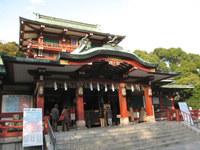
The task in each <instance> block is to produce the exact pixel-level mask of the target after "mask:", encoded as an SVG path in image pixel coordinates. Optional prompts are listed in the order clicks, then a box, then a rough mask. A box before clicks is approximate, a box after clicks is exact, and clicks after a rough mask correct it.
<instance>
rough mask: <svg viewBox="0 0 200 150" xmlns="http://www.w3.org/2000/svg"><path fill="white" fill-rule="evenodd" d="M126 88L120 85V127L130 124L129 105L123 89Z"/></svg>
mask: <svg viewBox="0 0 200 150" xmlns="http://www.w3.org/2000/svg"><path fill="white" fill-rule="evenodd" d="M123 87H125V84H120V85H119V90H118V94H119V107H120V115H121V118H120V125H128V124H129V119H128V115H127V104H126V96H123V95H122V88H123Z"/></svg>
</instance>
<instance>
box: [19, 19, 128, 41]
mask: <svg viewBox="0 0 200 150" xmlns="http://www.w3.org/2000/svg"><path fill="white" fill-rule="evenodd" d="M22 21H23V22H29V23H33V24H38V25H45V26H49V27H55V28H62V29H66V28H67V30H72V31H79V32H85V33H93V34H97V35H103V36H111V37H114V36H115V35H114V34H110V33H104V32H100V31H97V30H90V29H88V28H87V29H86V28H81V27H77V26H73V27H72V26H71V27H70V26H66V25H63V24H55V23H49V22H40V21H34V20H30V19H26V18H22V17H20V31H21V29H22V26H21V22H22ZM118 37H119V38H122V39H124V38H125V37H126V36H124V35H119V36H118Z"/></svg>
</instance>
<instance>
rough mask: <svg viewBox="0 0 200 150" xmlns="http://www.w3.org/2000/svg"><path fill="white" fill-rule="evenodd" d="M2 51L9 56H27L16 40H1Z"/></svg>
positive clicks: (0, 50)
mask: <svg viewBox="0 0 200 150" xmlns="http://www.w3.org/2000/svg"><path fill="white" fill-rule="evenodd" d="M0 53H1V54H5V55H9V56H18V57H25V56H26V55H25V54H23V53H20V52H19V45H18V44H17V43H15V42H8V43H5V44H3V43H2V42H0Z"/></svg>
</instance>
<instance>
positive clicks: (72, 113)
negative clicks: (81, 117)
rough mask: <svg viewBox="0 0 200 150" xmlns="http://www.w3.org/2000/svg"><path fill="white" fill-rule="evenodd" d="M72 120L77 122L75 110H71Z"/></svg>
mask: <svg viewBox="0 0 200 150" xmlns="http://www.w3.org/2000/svg"><path fill="white" fill-rule="evenodd" d="M70 118H71V120H75V119H76V116H75V108H71V109H70Z"/></svg>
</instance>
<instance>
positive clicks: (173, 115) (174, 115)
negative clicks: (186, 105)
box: [167, 109, 200, 121]
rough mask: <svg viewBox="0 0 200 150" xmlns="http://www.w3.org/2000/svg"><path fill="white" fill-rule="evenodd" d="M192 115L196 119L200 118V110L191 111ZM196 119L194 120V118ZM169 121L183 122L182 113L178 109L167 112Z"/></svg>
mask: <svg viewBox="0 0 200 150" xmlns="http://www.w3.org/2000/svg"><path fill="white" fill-rule="evenodd" d="M190 114H191V115H192V116H194V117H196V118H199V117H200V110H190ZM193 119H194V118H193ZM167 120H168V121H173V120H176V121H182V120H183V119H182V116H181V113H180V111H179V110H178V109H176V110H175V111H167Z"/></svg>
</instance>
